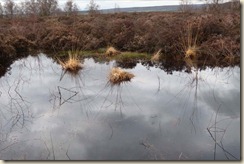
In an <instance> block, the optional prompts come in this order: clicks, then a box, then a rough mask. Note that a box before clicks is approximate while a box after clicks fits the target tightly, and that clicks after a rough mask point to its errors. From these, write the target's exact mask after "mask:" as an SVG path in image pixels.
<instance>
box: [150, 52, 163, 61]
mask: <svg viewBox="0 0 244 164" xmlns="http://www.w3.org/2000/svg"><path fill="white" fill-rule="evenodd" d="M161 51H162V49H160V50H158V51H157V53H155V54H154V55H153V56H152V58H151V61H152V62H157V61H159V60H160V54H161Z"/></svg>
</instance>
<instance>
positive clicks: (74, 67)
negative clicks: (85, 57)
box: [59, 52, 83, 72]
mask: <svg viewBox="0 0 244 164" xmlns="http://www.w3.org/2000/svg"><path fill="white" fill-rule="evenodd" d="M59 63H60V64H61V65H62V67H63V69H65V70H67V71H70V72H77V71H79V70H80V69H81V68H82V67H83V66H82V65H81V63H80V60H79V58H78V53H72V52H69V58H68V60H67V61H65V62H62V61H61V60H59Z"/></svg>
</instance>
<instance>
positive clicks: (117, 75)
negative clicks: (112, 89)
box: [109, 68, 135, 85]
mask: <svg viewBox="0 0 244 164" xmlns="http://www.w3.org/2000/svg"><path fill="white" fill-rule="evenodd" d="M133 77H135V76H134V75H133V74H132V73H129V72H126V71H123V70H122V69H120V68H112V70H111V72H110V74H109V81H110V83H111V84H113V85H116V84H118V85H119V84H121V83H122V82H126V81H130V80H131V79H132V78H133Z"/></svg>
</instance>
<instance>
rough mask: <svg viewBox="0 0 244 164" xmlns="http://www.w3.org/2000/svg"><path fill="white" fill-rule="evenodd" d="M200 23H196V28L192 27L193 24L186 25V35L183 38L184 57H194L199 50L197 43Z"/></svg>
mask: <svg viewBox="0 0 244 164" xmlns="http://www.w3.org/2000/svg"><path fill="white" fill-rule="evenodd" d="M200 25H201V22H199V23H198V25H197V28H196V29H195V31H194V29H193V24H192V23H188V24H187V27H186V36H185V38H183V48H184V52H185V58H191V59H196V58H197V55H198V51H199V47H198V45H197V39H198V32H199V31H198V30H199V27H200Z"/></svg>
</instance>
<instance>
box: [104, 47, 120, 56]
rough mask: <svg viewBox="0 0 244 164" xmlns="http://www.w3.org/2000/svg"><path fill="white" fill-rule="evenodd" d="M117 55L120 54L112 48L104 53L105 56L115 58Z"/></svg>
mask: <svg viewBox="0 0 244 164" xmlns="http://www.w3.org/2000/svg"><path fill="white" fill-rule="evenodd" d="M118 54H120V51H118V50H116V49H115V48H114V47H109V48H108V49H107V50H106V52H105V55H106V56H115V55H118Z"/></svg>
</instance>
